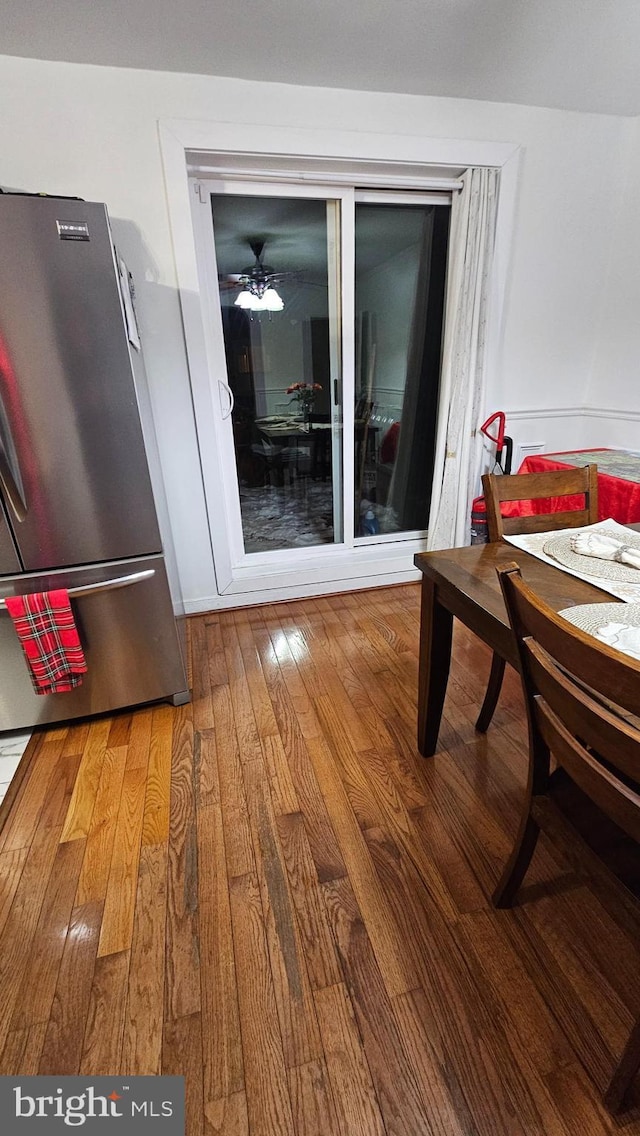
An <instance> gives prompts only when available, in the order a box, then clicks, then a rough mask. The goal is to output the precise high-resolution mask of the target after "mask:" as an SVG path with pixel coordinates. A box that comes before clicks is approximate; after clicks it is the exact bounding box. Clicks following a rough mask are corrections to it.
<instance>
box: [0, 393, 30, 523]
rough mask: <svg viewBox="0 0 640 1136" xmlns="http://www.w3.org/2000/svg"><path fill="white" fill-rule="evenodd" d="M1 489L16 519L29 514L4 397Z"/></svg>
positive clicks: (0, 422) (0, 420) (0, 430)
mask: <svg viewBox="0 0 640 1136" xmlns="http://www.w3.org/2000/svg"><path fill="white" fill-rule="evenodd" d="M0 489H1V490H2V492H3V494H4V497H5V499H6V503H7V505H8V506H9V507H10V509H11V511H12V513H13V515H14V517H15V519H16V521H24V519H25V517H26V515H27V502H26V500H25V496H26V495H25V491H24V485H23V484H22V477H21V476H20V465H19V463H18V454H17V452H16V447H15V444H14V441H13V437H12V434H11V426H10V424H9V419H8V417H7V413H6V410H5V408H4V404H3V401H2V398H0Z"/></svg>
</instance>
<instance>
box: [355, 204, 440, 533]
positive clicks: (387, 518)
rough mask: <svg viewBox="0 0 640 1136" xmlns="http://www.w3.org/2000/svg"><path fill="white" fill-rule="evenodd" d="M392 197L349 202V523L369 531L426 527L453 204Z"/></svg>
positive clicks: (360, 530)
mask: <svg viewBox="0 0 640 1136" xmlns="http://www.w3.org/2000/svg"><path fill="white" fill-rule="evenodd" d="M393 196H394V197H395V202H396V203H391V202H390V201H389V198H388V197H387V202H386V203H385V202H384V195H382V196H381V195H379V194H375V193H373V192H372V193H366V194H365V193H361V194H358V195H357V197H356V206H355V210H356V216H355V309H356V310H355V316H356V370H355V423H354V490H355V501H354V531H355V535H356V537H362V538H369V539H371V538H374V537H378V539H384V535H385V534H388V535H389V536H391V535H393V536H395V538H396V539H406V538H407V536H408V535H411V536H418V535H420V534H422V533H424V532H425V530H426V528H427V524H428V521H429V504H430V494H431V481H432V477H433V461H434V446H435V429H436V417H437V403H438V388H439V381H440V356H441V343H442V328H443V313H444V294H445V276H446V261H447V243H448V233H449V214H450V207H449V205H448V204H442V203H441V202H438V203H432V202H430V201H429V198H428V197H426V198H425V199H423V203H421V204H413V203H406V202H407V201H409V202H410V201H411V199H410V197H409V195H406V194H405V195H393ZM401 196H402V197H403V198H404V202H400V201H399V198H400V197H401Z"/></svg>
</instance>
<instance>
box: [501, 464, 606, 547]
mask: <svg viewBox="0 0 640 1136" xmlns="http://www.w3.org/2000/svg"><path fill="white" fill-rule="evenodd" d="M482 490H483V493H484V498H485V503H486V509H487V528H488V531H489V540H500V538H501V537H502V536H503V535H504V534H505V533H507V534H508V535H513V534H517V533H528V532H545V531H547V530H548V529H560V528H570V527H577V526H579V525H590V524H595V522H596V521H597V519H598V467H597V465H595V464H593V463H592V464H590V465H587V466H583V467H582V468H573V467H571V466H569V467H568V468H567V469H566V470H549V471H548V472H545V473H517V474H510V475H507V476H505V475H496V474H493V473H485V474H484V475H483V478H482ZM565 497H567V498H568V497H580V498H581V499H580V501H579V502H578V504H577V505H576V507H575V508H571V504H575V502H572V503H570V502H569V501H565V502H562V498H565ZM554 499H559V500H560V505H559V507H558V510H557V511H555V512H554V511H552V507H551V501H552V500H554ZM512 501H548V502H549V505H548V506H547V507H546V508H545V509H544V512H543V513H539V514H536V515H533V516H520V517H510V518H503V517H502V513H501V511H500V504H501V503H502V502H512ZM563 506H564V507H563ZM567 506H568V507H567Z"/></svg>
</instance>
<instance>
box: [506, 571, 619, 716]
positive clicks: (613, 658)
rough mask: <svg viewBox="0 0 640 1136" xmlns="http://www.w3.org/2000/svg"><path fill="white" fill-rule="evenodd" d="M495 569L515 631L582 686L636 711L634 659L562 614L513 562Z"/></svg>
mask: <svg viewBox="0 0 640 1136" xmlns="http://www.w3.org/2000/svg"><path fill="white" fill-rule="evenodd" d="M514 571H515V574H516V577H515V578H514V575H513V573H514ZM499 575H500V582H501V584H502V587H503V593H504V595H505V603H506V604H507V611H509V614H510V616H513V617H514V618H515V619H516V627H515V630H516V635H517V637H518V638H519V639H523V638H524V637H525V635H531V636H532V637H533V638H534V639H535V640H536V642H537V643H539V644H540V645H541V647H543V648H544V650H545V651H546V652H547V654H549V655H551V657H552V658H553V659H555V660H556V661H557V662H558V663H559V664H560V666H561V667H563V669H564V670H565V671H568V672H569V673H570V674H572V675H575V677H576V678H577V679H579V680H580V682H581V683H582V684H583V685H584V686H587V687H590V688H591V689H592V690H596V691H597V692H598V693H599V694H601V695H604V697H605V698H607V699H609V700H610V701H611V702H613V703H615V704H616V705H618V706H622V707H624V709H625V710H628V711H629V712H630V713H631V714H636V715H638V716H640V661H637V660H636V659H633V658H632V657H631V656H630V655H623V654H621V653H620V651H616V650H615V649H614V648H613V647H609V646H608V645H607V644H606V643H601V642H600V641H599V640H598V639H596V638H595V637H594V636H593V635H588V634H587V632H586V631H581V630H580V628H578V627H574V625H573V624H572V623H569V621H568V620H566V619H563V618H562V616H561V615H558V613H557V612H555V611H553V609H552V608H550V607H548V605H547V604H545V603H544V602H543V601H542V600H541V599H540V598H539V597H538V596H537V595H536V593H535V592H534V591H532V589H531V588H530V587H529V586H528V585H527V584H526V583H525V581H524V580H522V578H521V577H519V569H518V566H517V565H516V564H514V565H513V566H512V567H511V566H508V567H507V568H505V569H500V570H499ZM516 578H517V579H518V583H517V586H516V583H515V579H516ZM505 589H507V591H505ZM507 595H508V598H507Z"/></svg>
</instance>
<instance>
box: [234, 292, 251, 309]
mask: <svg viewBox="0 0 640 1136" xmlns="http://www.w3.org/2000/svg"><path fill="white" fill-rule="evenodd" d="M255 299H256V297H255V296H254V295H252V293H251V292H249V291H248V290H247V289H246V288H244V289H243V290H242V292H240V294H239V295H238V296H237V298H236V300H235V305H236V307H238V308H246V309H248V310H252V309H253V305H254V302H255Z"/></svg>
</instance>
